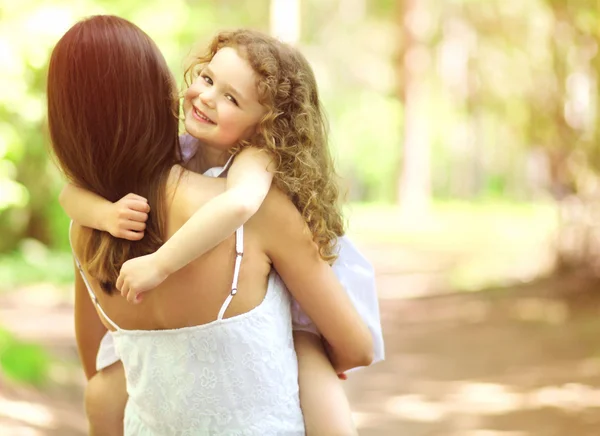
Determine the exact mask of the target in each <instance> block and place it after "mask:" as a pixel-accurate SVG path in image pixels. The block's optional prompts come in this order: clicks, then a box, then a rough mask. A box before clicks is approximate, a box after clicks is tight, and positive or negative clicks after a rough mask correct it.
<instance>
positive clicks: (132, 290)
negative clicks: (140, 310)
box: [116, 253, 169, 303]
mask: <svg viewBox="0 0 600 436" xmlns="http://www.w3.org/2000/svg"><path fill="white" fill-rule="evenodd" d="M168 276H169V274H168V273H167V272H165V270H164V268H162V266H161V265H160V264H159V262H158V259H157V257H156V253H152V254H147V255H146V256H140V257H136V258H134V259H129V260H128V261H127V262H125V263H124V264H123V266H122V267H121V271H120V273H119V278H118V279H117V285H116V286H117V289H118V290H119V291H121V295H122V296H123V297H126V298H127V301H129V302H130V303H139V302H140V301H141V299H142V295H141V294H142V293H143V292H146V291H149V290H151V289H153V288H156V287H157V286H158V285H160V284H161V283H162V282H163V281H164V280H165V279H166V278H167V277H168Z"/></svg>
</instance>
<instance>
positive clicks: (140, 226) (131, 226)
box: [127, 221, 146, 232]
mask: <svg viewBox="0 0 600 436" xmlns="http://www.w3.org/2000/svg"><path fill="white" fill-rule="evenodd" d="M127 230H133V231H134V232H142V231H144V230H146V223H140V222H137V221H128V222H127Z"/></svg>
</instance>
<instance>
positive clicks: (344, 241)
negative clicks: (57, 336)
mask: <svg viewBox="0 0 600 436" xmlns="http://www.w3.org/2000/svg"><path fill="white" fill-rule="evenodd" d="M180 142H181V152H182V157H183V160H184V161H186V162H187V161H188V160H189V159H191V158H192V157H193V156H194V154H195V153H196V149H197V142H198V141H197V140H196V139H194V138H192V137H191V136H189V135H182V136H181V137H180ZM230 162H231V159H230V160H229V162H228V163H227V165H225V167H223V168H221V167H216V168H211V169H209V170H208V171H206V172H205V173H204V175H205V176H209V177H219V176H221V174H222V173H223V172H225V170H226V169H227V167H228V166H229V163H230ZM333 271H334V272H335V275H336V276H337V278H338V280H339V281H340V283H341V284H342V286H343V287H344V289H345V290H346V292H347V293H348V295H349V296H350V299H351V300H352V302H353V303H354V306H355V307H356V309H357V311H358V313H359V314H360V316H361V317H362V318H363V320H364V321H365V323H366V324H367V326H368V327H369V330H370V331H371V336H372V337H373V349H374V350H373V352H374V358H373V363H376V362H379V361H381V360H383V359H384V358H385V351H384V344H383V332H382V330H381V320H380V316H379V303H378V301H377V289H376V287H375V272H374V270H373V266H372V265H371V263H370V262H369V261H368V260H367V259H366V258H365V257H364V256H363V255H362V254H361V253H360V251H358V248H357V247H356V246H355V245H354V244H353V243H352V241H351V240H350V239H349V238H348V237H347V236H342V237H340V238H339V239H338V258H337V259H336V261H335V263H334V264H333ZM279 281H280V282H281V280H279ZM292 321H293V328H294V330H304V331H310V332H313V333H316V334H317V333H318V332H317V329H316V327H315V325H314V324H313V323H312V321H311V320H310V318H309V317H308V315H306V314H305V313H304V312H303V310H302V308H301V307H300V305H299V304H298V303H297V302H296V300H294V299H292ZM118 360H119V355H118V352H117V350H116V349H115V346H114V343H113V339H112V336H111V335H109V334H108V333H107V334H106V335H105V336H104V337H103V338H102V341H101V343H100V348H99V349H98V354H97V356H96V369H97V370H98V371H100V370H102V369H104V368H106V367H108V366H110V365H112V364H113V363H115V362H117V361H118Z"/></svg>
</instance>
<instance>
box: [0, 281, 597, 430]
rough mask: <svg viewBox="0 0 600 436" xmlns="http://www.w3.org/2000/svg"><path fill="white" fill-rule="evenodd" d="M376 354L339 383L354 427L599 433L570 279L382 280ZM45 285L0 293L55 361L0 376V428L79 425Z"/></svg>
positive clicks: (588, 349) (583, 288) (5, 312)
mask: <svg viewBox="0 0 600 436" xmlns="http://www.w3.org/2000/svg"><path fill="white" fill-rule="evenodd" d="M381 283H385V285H384V287H382V289H381V293H382V296H384V298H383V299H382V301H381V309H382V317H383V324H384V330H385V334H386V345H387V360H386V361H385V362H383V363H380V364H378V365H376V366H374V367H372V368H369V369H366V370H362V371H359V372H357V373H354V374H352V375H351V377H350V380H349V381H348V382H346V388H347V392H348V395H349V397H350V399H351V403H352V406H353V409H354V410H355V419H356V422H357V424H358V426H359V429H360V434H361V435H363V436H375V435H376V436H392V435H394V436H395V435H402V436H426V435H427V436H429V435H432V436H434V435H439V436H525V435H536V436H537V435H539V436H591V435H598V434H600V413H598V412H599V411H600V410H599V408H600V318H599V317H598V315H599V312H600V298H599V296H597V295H595V293H594V291H595V288H597V284H595V283H592V282H590V281H589V280H586V279H578V278H570V279H564V280H553V281H547V282H540V283H537V284H535V285H529V286H521V287H519V288H512V289H508V290H497V291H488V292H483V293H477V294H461V295H447V296H443V297H432V298H423V299H405V298H403V296H405V292H406V290H405V289H404V287H405V283H404V282H401V281H399V280H398V281H396V280H389V279H386V280H382V281H381ZM48 292H49V291H48V290H47V289H43V288H41V289H33V290H29V291H28V292H20V293H19V294H18V297H17V296H16V295H15V294H11V295H8V296H3V297H1V298H0V323H2V324H3V325H4V326H6V327H8V328H9V329H11V330H13V331H15V332H17V333H18V334H19V335H20V336H22V337H24V338H28V339H33V340H35V341H38V342H40V343H43V344H44V345H46V346H47V347H48V348H49V349H50V350H51V351H52V352H53V353H54V354H55V355H57V356H58V357H59V358H60V361H61V362H62V363H61V364H60V365H59V366H58V367H57V368H56V369H55V371H54V373H53V378H54V379H55V380H56V382H54V383H53V384H52V385H51V386H50V387H49V388H48V389H46V390H45V391H44V392H39V391H36V390H33V389H29V388H23V387H16V386H14V385H12V384H9V383H7V382H6V381H2V380H0V383H2V384H1V385H0V435H2V436H5V435H11V436H12V435H14V436H19V435H24V436H25V435H27V436H30V435H32V436H36V435H52V436H55V435H56V436H58V435H61V436H75V435H77V436H79V435H84V434H86V431H85V420H84V415H83V410H82V407H81V395H82V388H83V379H82V375H81V372H80V371H79V370H78V369H77V368H76V367H75V366H74V363H73V362H75V361H76V352H75V344H74V340H73V336H72V309H71V307H70V306H69V305H67V304H64V303H61V302H60V300H56V299H54V300H50V299H49V298H48V297H45V298H44V299H42V298H41V296H42V295H46V296H47V295H50V294H48Z"/></svg>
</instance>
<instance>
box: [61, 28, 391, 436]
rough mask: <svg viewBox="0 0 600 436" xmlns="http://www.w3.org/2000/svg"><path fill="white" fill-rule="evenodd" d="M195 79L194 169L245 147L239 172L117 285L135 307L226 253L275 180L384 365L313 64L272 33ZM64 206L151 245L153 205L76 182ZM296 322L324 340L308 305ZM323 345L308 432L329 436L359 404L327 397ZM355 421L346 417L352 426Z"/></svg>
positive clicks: (371, 294) (308, 360) (307, 350)
mask: <svg viewBox="0 0 600 436" xmlns="http://www.w3.org/2000/svg"><path fill="white" fill-rule="evenodd" d="M233 52H235V53H236V54H238V55H239V56H241V57H243V58H244V59H246V60H247V61H248V62H249V64H250V65H251V67H252V69H253V70H254V72H255V74H256V76H257V77H258V80H257V83H255V82H254V78H252V77H244V76H241V75H240V74H238V72H237V70H236V69H235V68H230V67H231V66H232V64H231V55H232V54H233ZM186 79H187V83H188V88H187V90H186V92H185V96H184V104H183V109H184V114H185V127H186V130H187V132H188V133H189V134H190V135H191V136H192V137H193V138H191V137H189V136H185V137H183V138H182V140H181V143H182V152H183V155H184V157H186V158H187V167H188V168H191V169H194V170H196V171H198V172H203V171H205V170H206V169H208V168H209V167H214V166H218V165H221V164H223V163H224V160H225V159H226V157H227V156H228V154H229V153H230V151H231V150H232V149H234V150H237V153H236V154H235V159H234V160H233V161H232V163H231V166H230V168H229V172H228V175H227V191H226V192H225V193H224V194H222V195H221V196H218V197H216V198H214V199H213V200H211V202H209V203H207V205H206V207H203V208H201V209H200V210H198V211H197V212H196V213H195V214H194V216H193V217H192V218H191V219H190V220H189V221H188V222H187V223H186V224H185V225H184V226H183V227H181V229H180V230H179V231H178V232H177V233H176V234H175V235H174V236H173V237H172V238H171V239H170V240H168V241H167V242H166V243H165V244H164V245H163V246H162V247H161V248H160V249H159V250H158V251H157V252H155V253H153V254H150V255H147V256H142V257H138V258H135V259H131V260H129V261H127V262H125V264H123V267H122V269H121V274H120V276H119V279H118V281H117V288H118V289H119V290H120V291H121V292H122V294H123V295H124V296H127V298H128V299H129V300H130V301H135V300H137V297H138V296H139V295H142V293H143V292H146V291H148V290H150V289H152V288H154V287H155V286H157V285H158V284H160V283H161V282H162V281H163V280H165V279H166V277H168V275H169V274H172V273H173V272H175V271H177V270H179V269H180V268H182V267H184V266H185V265H187V264H188V263H189V262H191V261H193V260H194V259H195V258H197V257H199V256H201V255H202V254H204V253H206V252H207V251H209V250H210V249H212V248H213V247H215V246H216V245H218V244H219V243H220V242H221V241H223V240H224V239H226V238H227V237H229V236H230V235H231V234H232V233H233V232H234V231H235V230H236V229H237V228H238V227H240V226H241V225H242V224H244V223H245V222H246V221H247V220H248V219H250V217H251V216H252V215H253V214H254V213H255V212H256V211H257V210H258V208H259V207H260V205H261V203H262V201H263V199H264V198H265V196H266V194H267V192H268V190H269V188H270V185H271V183H272V181H273V180H274V181H275V183H276V184H277V185H278V186H279V187H280V188H282V189H283V190H284V192H286V193H287V194H288V195H289V197H290V198H291V199H292V201H293V202H294V204H295V205H296V207H297V208H298V210H299V211H300V212H301V213H302V215H303V216H304V218H305V220H306V222H307V224H308V227H309V228H310V230H311V231H312V233H313V240H314V241H315V243H316V244H317V245H318V246H319V251H320V253H321V256H322V257H323V258H324V259H326V260H328V261H330V263H333V268H334V270H335V271H336V273H337V275H338V278H339V279H340V281H341V282H342V284H343V285H344V286H345V287H346V289H347V290H348V292H349V295H350V296H351V298H352V299H353V302H354V304H355V306H356V308H357V309H358V311H359V313H360V314H361V315H362V317H363V318H364V319H365V321H367V324H368V326H369V328H370V329H371V332H372V335H373V342H374V344H375V360H376V361H377V360H381V359H382V358H383V341H382V337H381V327H380V325H379V313H378V307H377V298H376V294H375V288H374V282H373V271H372V268H371V266H370V265H369V264H368V262H367V261H366V260H365V259H364V258H363V257H362V256H361V255H360V253H358V251H357V250H356V248H355V247H354V246H353V245H352V244H351V243H350V242H349V241H348V239H347V238H346V237H344V236H343V234H344V229H343V223H342V217H341V212H340V208H339V205H338V202H337V197H338V191H337V187H336V184H335V181H334V170H333V164H332V160H331V156H330V154H329V150H328V147H327V133H326V128H325V122H324V117H323V114H322V110H321V107H320V103H319V99H318V93H317V87H316V82H315V79H314V75H313V73H312V70H311V68H310V66H309V64H308V63H307V62H306V60H305V59H304V57H303V56H302V55H301V54H300V53H299V52H298V51H297V50H295V49H293V48H291V47H289V46H287V45H285V44H282V43H280V42H278V41H276V40H275V39H273V38H271V37H268V36H266V35H263V34H261V33H258V32H252V31H245V30H242V31H236V32H232V33H221V34H219V35H218V36H217V37H216V38H215V39H214V41H213V43H212V45H211V47H210V50H209V53H208V54H207V55H206V56H204V57H201V58H199V59H196V60H195V62H194V63H193V64H192V65H191V66H190V68H188V71H187V73H186ZM261 106H262V107H267V108H268V109H269V110H268V112H267V115H265V116H264V117H262V119H261V120H260V122H259V123H258V124H256V123H255V122H252V119H253V114H255V113H256V112H255V111H256V110H257V109H258V108H260V107H261ZM194 138H195V139H194ZM230 162H231V158H230ZM226 167H227V165H226ZM61 203H62V204H63V206H64V207H65V209H66V210H67V213H68V214H69V215H70V216H71V217H72V218H73V219H74V220H75V221H78V222H79V223H81V224H83V225H87V226H90V227H95V228H98V229H101V230H106V231H110V232H111V234H113V236H116V237H124V238H126V239H132V240H137V239H141V238H142V237H143V230H144V222H145V220H146V219H147V213H148V211H149V209H148V206H147V203H146V202H145V199H143V198H141V197H138V196H135V195H133V194H130V195H129V196H127V197H125V198H123V199H122V200H120V201H119V202H117V203H115V204H114V205H113V204H111V203H109V202H108V201H106V200H103V199H101V198H98V197H96V196H95V195H93V194H91V193H88V192H85V191H83V190H81V189H79V188H77V187H74V186H68V187H67V188H66V189H65V191H64V192H63V194H62V195H61ZM294 320H295V329H296V330H297V331H300V330H304V331H309V332H312V333H317V332H316V330H315V329H314V327H313V326H312V325H311V322H310V320H309V319H307V317H306V316H305V315H303V313H302V311H301V309H300V308H299V307H298V305H297V304H296V305H295V307H294ZM315 338H317V337H316V336H314V335H310V334H308V335H306V334H302V333H297V334H296V335H295V340H296V350H297V354H298V360H299V379H300V380H299V383H300V391H301V402H302V407H303V410H304V415H305V420H306V421H307V425H306V427H307V432H308V433H309V434H310V433H311V432H312V431H315V432H316V434H323V433H326V432H325V431H324V429H325V428H330V429H331V428H335V426H336V424H335V423H334V422H332V417H333V416H336V415H335V413H336V412H335V410H339V409H336V405H337V406H338V407H340V408H341V407H344V406H346V407H347V403H345V404H341V403H343V402H344V401H346V400H345V398H343V399H342V398H341V397H340V396H338V399H337V401H336V402H334V404H331V402H330V401H326V400H325V399H324V398H325V397H324V396H319V393H321V390H322V389H323V384H322V383H321V381H320V380H319V377H320V375H319V374H320V373H319V368H320V367H321V368H322V367H323V365H324V364H327V365H329V364H328V363H327V361H326V360H325V361H324V362H323V360H322V359H321V358H320V357H319V356H322V355H323V354H322V353H321V354H319V353H318V350H317V352H314V351H313V350H315V349H318V347H319V346H320V344H319V341H316V342H315V340H314V339H315ZM101 348H102V347H101ZM101 351H102V350H101ZM319 359H321V360H319ZM336 370H338V371H339V369H337V368H336ZM309 372H310V374H311V375H310V376H309V375H308V373H309ZM309 398H310V399H309ZM320 399H322V400H321V404H320V402H319V400H320ZM305 407H306V408H305ZM308 407H310V410H308V409H307V408H308ZM332 408H333V412H331V410H332ZM328 411H329V412H328ZM331 413H333V415H332V414H331ZM343 415H344V413H340V414H338V416H341V418H342V420H343V419H345V418H344V416H343ZM344 425H346V424H340V425H338V426H337V427H338V429H339V428H342V427H343V426H344ZM344 434H347V433H344Z"/></svg>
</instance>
